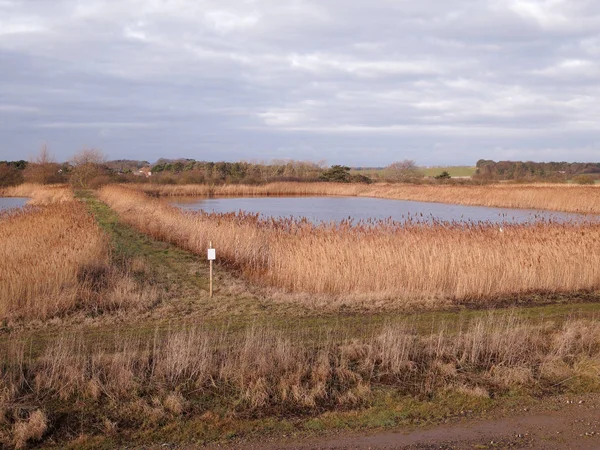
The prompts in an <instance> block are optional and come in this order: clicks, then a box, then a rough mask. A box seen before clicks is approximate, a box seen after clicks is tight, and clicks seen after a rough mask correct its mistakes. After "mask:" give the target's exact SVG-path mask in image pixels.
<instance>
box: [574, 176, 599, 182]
mask: <svg viewBox="0 0 600 450" xmlns="http://www.w3.org/2000/svg"><path fill="white" fill-rule="evenodd" d="M573 183H576V184H594V183H595V179H594V177H593V176H591V175H577V176H576V177H573Z"/></svg>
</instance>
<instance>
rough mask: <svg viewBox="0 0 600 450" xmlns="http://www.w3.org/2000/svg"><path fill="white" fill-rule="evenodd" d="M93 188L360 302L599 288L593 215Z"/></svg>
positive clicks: (179, 235) (146, 225)
mask: <svg viewBox="0 0 600 450" xmlns="http://www.w3.org/2000/svg"><path fill="white" fill-rule="evenodd" d="M100 198H101V199H102V200H103V201H105V202H106V203H107V204H109V205H110V206H111V207H112V208H114V209H115V210H116V211H117V212H118V213H119V214H120V216H121V217H122V219H123V220H124V221H126V222H128V223H129V224H131V225H133V226H135V227H136V228H138V229H139V230H140V231H142V232H144V233H147V234H149V235H151V236H153V237H154V238H156V239H159V240H165V241H169V242H172V243H174V244H176V245H178V246H180V247H182V248H185V249H188V250H191V251H193V252H196V253H198V254H200V255H204V252H205V251H206V248H207V247H208V243H209V241H212V243H213V245H214V246H215V247H216V248H217V253H218V256H219V259H220V261H221V262H224V263H226V264H229V265H232V266H234V267H236V268H238V269H239V270H240V271H241V272H242V273H243V275H244V276H246V277H247V278H248V279H250V280H252V281H254V282H257V283H259V284H262V285H266V286H274V287H277V288H282V289H283V290H285V291H288V292H307V293H314V294H327V295H329V296H334V297H335V296H338V300H339V299H341V298H343V301H344V302H348V301H351V300H355V301H356V302H357V303H360V304H361V305H363V306H366V307H371V306H379V305H380V304H381V301H385V302H387V303H388V304H389V301H390V300H392V302H391V304H392V305H394V306H395V307H405V306H412V307H414V306H422V307H425V306H427V307H435V306H439V305H441V304H445V303H447V301H469V302H480V303H482V304H485V303H486V302H493V301H496V300H498V299H505V298H506V297H512V296H519V295H523V294H528V293H533V292H544V293H559V292H576V291H586V290H587V291H590V290H597V289H598V288H600V224H599V223H598V222H586V223H561V224H559V223H553V222H547V221H546V222H539V223H536V224H529V225H515V224H505V225H503V226H502V227H499V226H498V225H495V224H488V223H468V224H464V223H443V222H434V223H430V224H425V223H408V224H398V223H394V222H390V221H377V222H371V223H359V224H352V223H349V222H342V223H340V224H321V225H314V224H312V223H310V222H308V221H306V220H293V219H278V220H274V219H270V220H261V219H260V218H259V217H258V216H256V215H251V214H250V215H249V214H244V213H239V214H207V213H203V212H184V211H180V210H179V209H177V208H174V207H171V206H169V205H167V204H165V203H164V202H162V201H160V200H157V199H151V198H148V197H147V196H145V195H144V194H142V193H140V192H136V191H133V190H130V189H127V188H123V187H116V186H108V187H105V188H103V189H102V190H101V191H100Z"/></svg>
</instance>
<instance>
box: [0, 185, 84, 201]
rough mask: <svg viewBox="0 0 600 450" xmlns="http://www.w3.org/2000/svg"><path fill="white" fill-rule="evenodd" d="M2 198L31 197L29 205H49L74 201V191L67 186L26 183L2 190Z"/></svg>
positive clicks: (0, 192) (0, 190) (0, 191)
mask: <svg viewBox="0 0 600 450" xmlns="http://www.w3.org/2000/svg"><path fill="white" fill-rule="evenodd" d="M0 197H29V198H30V200H29V201H28V202H27V204H28V205H38V206H39V205H49V204H53V203H63V202H70V201H73V200H74V196H73V191H72V190H71V188H70V187H69V186H68V185H66V184H51V185H43V184H35V183H24V184H20V185H18V186H11V187H7V188H4V189H0Z"/></svg>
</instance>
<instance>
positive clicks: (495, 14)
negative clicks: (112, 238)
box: [0, 0, 600, 165]
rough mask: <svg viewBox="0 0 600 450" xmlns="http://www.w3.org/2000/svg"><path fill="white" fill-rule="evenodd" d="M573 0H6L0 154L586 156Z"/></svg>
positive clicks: (595, 98) (588, 47) (597, 50)
mask: <svg viewBox="0 0 600 450" xmlns="http://www.w3.org/2000/svg"><path fill="white" fill-rule="evenodd" d="M598 30H600V4H598V3H597V2H593V1H586V0H568V1H567V0H562V1H560V0H481V1H472V0H446V1H441V0H421V1H419V2H409V1H390V0H378V1H374V2H362V1H358V0H356V1H347V0H346V1H342V0H332V1H329V2H317V1H316V0H313V1H307V0H304V1H303V0H291V1H286V2H281V1H277V0H254V1H250V0H248V1H242V2H240V1H234V0H221V1H217V0H205V1H192V0H171V1H164V0H122V1H119V2H112V1H108V0H87V1H86V2H77V1H75V0H56V1H53V2H47V1H45V0H28V1H27V2H23V1H19V0H8V1H7V0H5V1H3V2H0V65H1V66H2V71H1V72H0V136H1V137H2V144H0V159H6V158H8V159H13V158H16V157H18V156H19V155H22V154H23V153H28V154H31V153H34V152H35V151H36V149H37V148H38V147H39V145H41V144H42V143H44V142H47V143H48V144H49V146H50V149H51V150H52V151H53V152H54V153H55V154H56V155H57V157H58V158H59V159H66V158H68V157H69V155H70V154H72V153H74V152H75V151H76V150H77V149H79V148H81V146H84V145H89V146H95V147H101V148H102V149H103V150H104V151H105V152H106V153H108V154H109V156H110V157H113V158H141V159H150V160H152V159H153V158H154V159H156V158H158V157H161V156H186V157H194V158H197V159H230V160H238V159H270V158H285V157H291V158H296V159H312V160H320V159H327V160H328V162H330V163H347V164H354V165H369V164H372V165H385V164H388V163H390V162H391V161H394V160H398V159H404V158H412V159H416V160H417V161H418V162H419V163H422V164H443V163H456V164H460V163H474V162H475V161H476V160H477V159H479V158H494V159H506V158H512V159H533V160H548V159H565V160H570V159H573V158H577V159H581V160H597V159H598V150H599V149H600V132H598V131H597V123H598V120H599V119H600V106H598V105H600V102H599V100H600V88H598V83H597V82H598V81H599V78H600V65H598V63H597V62H596V61H597V60H598V55H599V54H600V32H598Z"/></svg>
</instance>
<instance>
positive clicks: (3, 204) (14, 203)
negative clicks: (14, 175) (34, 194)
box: [0, 197, 29, 211]
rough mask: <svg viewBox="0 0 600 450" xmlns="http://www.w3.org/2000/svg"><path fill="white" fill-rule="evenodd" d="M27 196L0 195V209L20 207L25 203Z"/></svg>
mask: <svg viewBox="0 0 600 450" xmlns="http://www.w3.org/2000/svg"><path fill="white" fill-rule="evenodd" d="M27 200H29V199H28V198H22V197H18V198H16V197H0V211H2V210H4V209H11V208H20V207H21V206H23V205H25V203H27Z"/></svg>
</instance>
